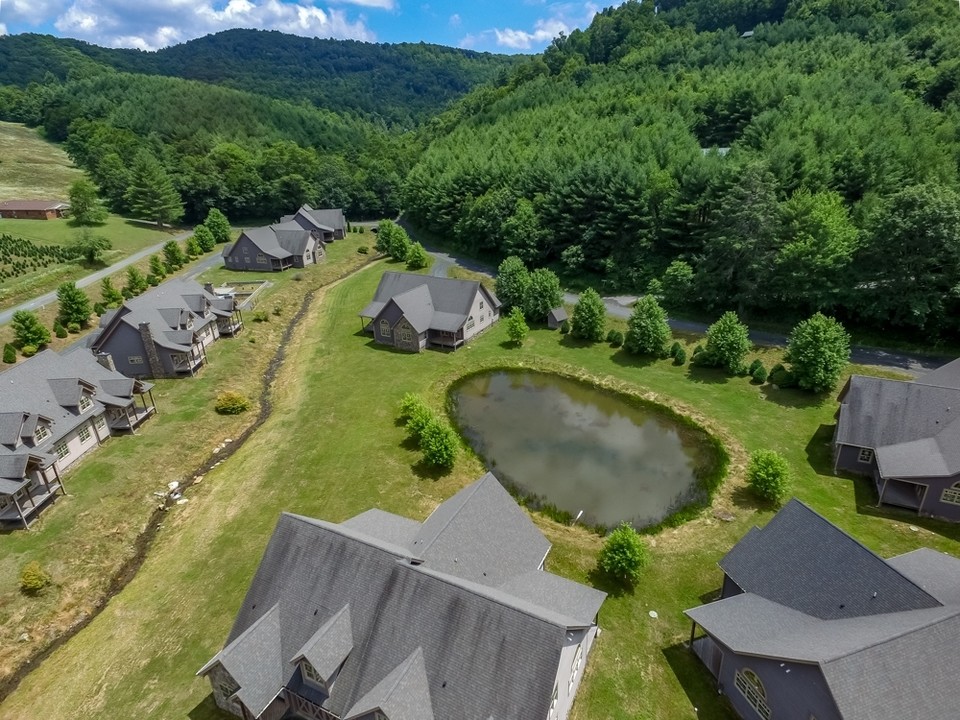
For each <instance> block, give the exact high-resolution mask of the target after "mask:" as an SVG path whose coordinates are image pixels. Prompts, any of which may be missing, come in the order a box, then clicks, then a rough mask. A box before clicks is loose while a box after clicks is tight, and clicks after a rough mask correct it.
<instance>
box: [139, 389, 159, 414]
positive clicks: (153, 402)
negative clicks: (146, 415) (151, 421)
mask: <svg viewBox="0 0 960 720" xmlns="http://www.w3.org/2000/svg"><path fill="white" fill-rule="evenodd" d="M142 394H143V393H141V395H142ZM147 395H149V396H150V404H151V405H153V412H154V413H156V414H157V415H159V414H160V412H159V411H158V410H157V401H156V400H154V399H153V388H150V389H149V390H147Z"/></svg>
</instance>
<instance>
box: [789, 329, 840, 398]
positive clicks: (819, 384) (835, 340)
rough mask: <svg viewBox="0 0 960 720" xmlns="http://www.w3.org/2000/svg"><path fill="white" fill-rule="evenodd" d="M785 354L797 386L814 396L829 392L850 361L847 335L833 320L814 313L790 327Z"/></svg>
mask: <svg viewBox="0 0 960 720" xmlns="http://www.w3.org/2000/svg"><path fill="white" fill-rule="evenodd" d="M787 355H788V356H789V358H790V365H791V370H792V372H793V375H794V377H796V382H797V385H799V386H800V387H801V388H803V389H804V390H809V391H811V392H815V393H819V392H824V391H827V390H833V388H835V387H836V386H837V383H838V382H839V380H840V376H841V375H842V374H843V370H844V368H845V367H846V366H847V363H848V362H849V361H850V336H849V335H847V331H846V330H845V329H844V327H843V325H841V324H840V323H839V322H837V321H836V320H835V319H834V318H832V317H828V316H826V315H824V314H822V313H816V314H815V315H814V316H813V317H810V318H808V319H807V320H804V321H803V322H800V323H798V324H797V326H796V327H794V328H793V330H792V332H791V333H790V341H789V343H788V344H787Z"/></svg>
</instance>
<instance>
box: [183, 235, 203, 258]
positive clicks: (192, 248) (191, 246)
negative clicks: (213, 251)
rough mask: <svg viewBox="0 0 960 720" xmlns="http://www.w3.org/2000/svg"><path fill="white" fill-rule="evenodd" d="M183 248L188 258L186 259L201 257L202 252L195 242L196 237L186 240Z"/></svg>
mask: <svg viewBox="0 0 960 720" xmlns="http://www.w3.org/2000/svg"><path fill="white" fill-rule="evenodd" d="M185 248H186V251H187V257H188V258H195V257H199V256H201V255H203V250H202V249H201V248H200V243H199V242H197V237H196V235H193V236H191V237H189V238H187V242H186V244H185Z"/></svg>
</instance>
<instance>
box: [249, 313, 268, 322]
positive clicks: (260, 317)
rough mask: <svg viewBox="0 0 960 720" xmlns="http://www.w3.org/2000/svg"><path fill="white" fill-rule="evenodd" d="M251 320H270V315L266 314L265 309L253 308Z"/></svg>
mask: <svg viewBox="0 0 960 720" xmlns="http://www.w3.org/2000/svg"><path fill="white" fill-rule="evenodd" d="M253 321H254V322H258V323H261V322H270V316H269V315H267V311H266V310H255V311H254V313H253Z"/></svg>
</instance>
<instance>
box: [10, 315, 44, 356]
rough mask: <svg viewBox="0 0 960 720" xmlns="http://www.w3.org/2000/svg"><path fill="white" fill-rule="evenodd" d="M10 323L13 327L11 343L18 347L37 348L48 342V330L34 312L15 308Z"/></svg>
mask: <svg viewBox="0 0 960 720" xmlns="http://www.w3.org/2000/svg"><path fill="white" fill-rule="evenodd" d="M10 325H11V326H12V327H13V344H14V345H15V346H17V347H18V348H22V347H26V346H33V347H35V348H39V347H43V346H44V345H46V344H47V343H49V342H50V331H49V330H47V328H45V327H44V326H43V324H42V323H41V322H40V319H39V318H38V317H37V315H36V313H32V312H30V311H29V310H17V311H16V312H15V313H14V314H13V317H12V318H11V320H10Z"/></svg>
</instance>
